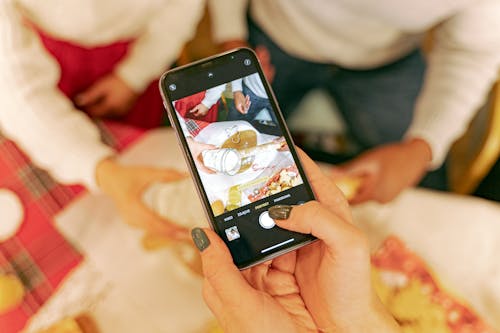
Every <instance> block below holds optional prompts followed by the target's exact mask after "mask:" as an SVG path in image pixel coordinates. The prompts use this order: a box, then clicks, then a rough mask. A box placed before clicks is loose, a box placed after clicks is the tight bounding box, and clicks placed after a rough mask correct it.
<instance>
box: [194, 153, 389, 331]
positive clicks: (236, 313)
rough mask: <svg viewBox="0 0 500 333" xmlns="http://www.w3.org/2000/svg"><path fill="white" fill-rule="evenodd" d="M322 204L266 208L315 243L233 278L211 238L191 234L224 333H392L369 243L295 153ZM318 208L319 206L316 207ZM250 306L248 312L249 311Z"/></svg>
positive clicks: (335, 194) (333, 191)
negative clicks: (374, 274)
mask: <svg viewBox="0 0 500 333" xmlns="http://www.w3.org/2000/svg"><path fill="white" fill-rule="evenodd" d="M299 153H300V155H301V159H302V161H303V164H304V167H305V169H306V174H307V176H308V179H309V181H310V183H311V185H312V187H313V190H314V192H315V194H316V196H317V198H318V200H319V202H316V201H313V202H309V203H307V204H304V205H302V206H297V207H294V208H293V210H292V209H291V207H290V206H285V207H279V206H278V207H276V208H271V209H270V215H272V216H273V217H274V218H275V221H276V223H277V225H278V226H280V227H282V228H285V229H289V230H293V231H297V232H301V233H310V234H313V235H314V236H316V237H317V238H319V241H318V242H315V243H313V244H310V245H308V246H306V247H303V248H301V249H299V250H297V251H295V252H291V253H288V254H285V255H283V256H281V257H278V258H276V259H274V260H272V261H270V262H267V263H265V264H261V265H258V266H255V267H253V268H250V269H249V270H247V271H245V272H243V274H242V275H243V276H244V277H245V280H243V279H242V278H241V275H240V274H238V271H237V269H236V267H235V266H234V264H233V262H232V260H231V257H230V255H229V252H228V250H227V248H226V247H225V245H224V243H223V242H222V241H221V240H220V239H219V238H218V237H217V235H216V234H215V233H213V232H212V231H210V230H206V231H205V233H206V235H207V236H208V238H205V237H204V236H203V232H202V231H200V230H199V229H198V230H195V231H193V239H194V240H195V243H196V244H197V246H198V248H199V249H200V250H202V255H201V256H202V261H203V270H204V274H205V281H204V297H205V300H206V302H207V303H208V305H209V307H210V308H211V309H212V311H213V312H214V314H215V315H216V317H217V318H218V319H219V320H220V322H221V325H222V328H223V329H224V330H225V331H227V332H233V331H235V332H236V331H238V332H240V331H244V332H254V331H255V332H262V331H266V332H267V331H271V330H274V331H278V332H281V331H283V332H289V331H290V332H291V331H318V330H320V331H322V332H397V331H398V327H397V325H396V323H395V322H394V320H393V319H392V318H391V317H390V316H389V315H388V314H387V312H386V311H385V309H384V308H383V306H382V305H381V304H380V302H379V301H378V299H377V296H376V295H375V293H374V291H373V289H372V286H371V281H370V255H369V249H368V244H367V241H366V239H365V238H364V236H363V234H362V233H361V232H360V231H359V230H357V229H356V228H355V227H354V226H353V225H352V224H351V223H350V222H351V221H352V218H351V215H350V211H349V208H348V205H347V202H346V201H345V199H344V197H343V195H342V194H341V193H340V191H339V190H338V189H337V188H336V187H335V185H334V184H333V183H332V182H331V181H330V180H329V179H328V178H327V177H326V176H324V175H323V174H322V173H321V171H320V170H319V168H318V167H317V166H316V165H315V164H314V162H312V161H311V160H310V159H309V158H308V157H307V156H305V154H304V153H302V152H299ZM320 202H321V203H320ZM247 307H248V308H247Z"/></svg>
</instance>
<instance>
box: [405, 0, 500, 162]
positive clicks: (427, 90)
mask: <svg viewBox="0 0 500 333" xmlns="http://www.w3.org/2000/svg"><path fill="white" fill-rule="evenodd" d="M499 17H500V2H498V1H497V0H482V1H478V2H474V4H473V5H471V6H469V7H468V8H466V9H464V10H462V11H461V12H459V13H457V14H456V15H454V16H453V17H451V18H449V19H448V20H446V21H445V22H443V23H442V24H441V25H440V26H439V27H438V29H437V31H436V36H435V37H436V39H435V45H434V47H433V50H432V52H431V54H430V56H429V65H428V69H427V72H426V77H425V81H424V85H423V88H422V91H421V94H420V96H419V98H418V100H417V104H416V109H415V115H414V119H413V122H412V124H411V126H410V128H409V129H408V131H407V133H406V137H407V138H415V137H418V138H422V139H424V140H425V141H427V142H428V143H429V145H430V146H431V149H432V155H433V159H432V164H431V167H433V168H437V167H439V166H440V165H441V164H442V162H443V160H444V159H445V157H446V154H447V153H448V150H449V148H450V146H451V145H452V143H453V142H454V141H455V140H456V139H458V138H459V137H460V136H461V135H462V134H463V133H464V132H465V130H466V129H467V126H468V123H469V122H470V121H471V119H472V118H473V116H474V114H475V112H476V110H478V109H479V107H480V106H481V105H482V103H484V101H485V100H486V98H487V94H488V92H489V89H490V87H491V85H492V84H493V82H494V81H495V79H496V78H497V77H498V70H499V66H500V33H499V32H500V20H499V19H498V18H499Z"/></svg>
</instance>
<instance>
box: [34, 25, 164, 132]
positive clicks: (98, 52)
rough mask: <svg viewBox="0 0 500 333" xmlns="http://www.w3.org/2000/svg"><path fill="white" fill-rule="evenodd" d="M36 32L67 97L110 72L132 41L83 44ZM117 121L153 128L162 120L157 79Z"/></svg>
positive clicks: (79, 91)
mask: <svg viewBox="0 0 500 333" xmlns="http://www.w3.org/2000/svg"><path fill="white" fill-rule="evenodd" d="M38 33H39V35H40V38H41V40H42V43H43V45H44V46H45V48H46V49H47V51H48V52H49V53H50V54H51V55H52V56H53V57H54V58H55V59H56V60H57V62H58V63H59V66H60V67H61V79H60V81H59V85H58V87H59V89H60V90H61V91H62V92H63V93H64V94H65V95H66V96H68V98H70V99H71V100H74V97H75V96H76V95H77V94H79V93H81V92H83V91H84V90H86V89H87V88H89V87H90V86H91V85H92V84H93V83H94V82H96V81H97V80H98V79H100V78H102V77H104V76H106V75H108V74H110V73H112V72H113V69H114V68H115V66H116V65H117V64H118V63H119V62H120V61H121V60H122V59H123V58H124V57H125V56H126V54H127V51H128V50H129V48H130V47H131V45H132V43H133V42H132V41H121V42H116V43H114V44H111V45H107V46H101V47H95V48H84V47H81V46H78V45H75V44H72V43H70V42H66V41H60V40H57V39H54V38H52V37H50V36H47V35H46V34H44V33H43V32H40V31H39V32H38ZM119 121H121V122H124V123H126V124H129V125H133V126H137V127H142V128H154V127H158V126H160V125H161V124H163V123H164V121H165V111H164V109H163V102H162V100H161V95H160V92H159V90H158V81H157V80H155V81H154V82H152V83H151V84H150V85H149V86H148V87H147V89H146V90H145V91H144V92H143V94H142V95H141V96H140V97H139V98H138V99H137V101H136V103H135V104H134V105H133V107H132V109H131V110H130V112H129V113H128V114H127V115H125V116H124V117H123V118H121V119H119Z"/></svg>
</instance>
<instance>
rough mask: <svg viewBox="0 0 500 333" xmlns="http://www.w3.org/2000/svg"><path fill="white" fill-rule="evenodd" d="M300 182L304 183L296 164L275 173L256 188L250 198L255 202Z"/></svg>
mask: <svg viewBox="0 0 500 333" xmlns="http://www.w3.org/2000/svg"><path fill="white" fill-rule="evenodd" d="M300 184H302V179H301V178H300V175H299V171H298V170H297V166H296V165H295V164H294V165H292V166H289V167H288V168H284V169H281V170H280V171H279V172H277V173H275V174H274V176H273V177H271V178H270V179H269V180H268V181H267V182H266V184H265V185H264V186H262V187H261V188H257V189H255V191H254V193H251V194H250V195H248V200H250V201H251V202H254V201H257V200H260V199H262V198H265V197H268V196H270V195H273V194H276V193H279V192H281V191H285V190H287V189H289V188H292V187H294V186H297V185H300Z"/></svg>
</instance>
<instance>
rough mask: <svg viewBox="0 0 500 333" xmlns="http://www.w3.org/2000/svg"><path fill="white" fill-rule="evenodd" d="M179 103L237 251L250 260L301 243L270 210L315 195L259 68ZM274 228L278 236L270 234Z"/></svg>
mask: <svg viewBox="0 0 500 333" xmlns="http://www.w3.org/2000/svg"><path fill="white" fill-rule="evenodd" d="M247 60H248V62H250V63H251V61H250V59H245V60H244V63H245V64H246V62H247ZM173 107H174V109H175V111H176V114H177V118H178V119H179V122H180V124H181V128H182V129H183V132H184V135H185V137H186V141H187V144H188V147H189V150H190V153H191V155H192V158H193V160H194V162H195V165H196V169H197V171H198V175H199V177H200V180H201V183H202V185H203V188H204V190H205V193H206V197H207V198H208V201H209V203H210V207H211V209H212V213H213V216H214V217H215V221H216V224H217V227H218V229H219V230H220V232H221V233H222V237H223V238H224V237H225V241H226V243H227V244H228V246H229V247H230V249H231V251H232V252H233V257H234V254H235V253H236V254H237V257H239V259H240V260H241V261H244V260H246V259H250V258H251V256H252V255H253V254H254V253H255V252H257V253H258V252H260V253H262V254H266V253H267V252H269V251H271V250H274V249H276V250H279V248H280V247H281V246H284V245H285V244H288V243H290V242H293V241H295V240H296V239H294V238H293V237H290V232H284V231H283V230H282V229H279V228H277V227H275V224H274V221H273V220H272V219H271V218H270V217H269V215H268V214H267V209H268V208H269V207H270V206H272V205H276V204H278V203H279V204H296V203H297V202H299V201H308V200H310V199H311V197H310V195H309V193H308V192H307V191H306V189H305V187H304V186H303V180H302V177H301V175H300V173H299V170H298V168H297V165H296V163H295V161H294V157H293V155H292V153H291V152H290V149H289V147H288V144H287V141H286V140H285V138H284V136H283V132H282V130H281V128H280V125H279V122H278V120H277V117H276V114H275V112H274V107H273V105H272V104H271V102H270V100H269V97H268V95H267V92H266V89H265V88H264V86H263V82H262V80H261V78H260V76H259V74H258V73H254V74H251V75H247V76H245V77H242V78H239V79H236V80H233V81H231V82H227V83H225V84H221V85H218V86H215V87H211V88H209V89H206V90H205V91H201V92H199V93H195V94H192V95H189V96H186V97H183V98H180V99H178V100H176V101H174V102H173ZM270 230H273V232H275V233H276V235H274V234H273V237H269V232H270ZM266 233H267V234H266Z"/></svg>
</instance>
